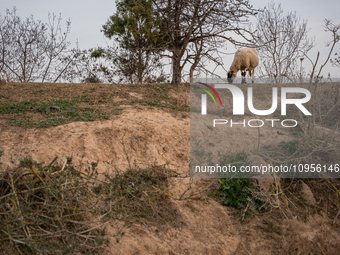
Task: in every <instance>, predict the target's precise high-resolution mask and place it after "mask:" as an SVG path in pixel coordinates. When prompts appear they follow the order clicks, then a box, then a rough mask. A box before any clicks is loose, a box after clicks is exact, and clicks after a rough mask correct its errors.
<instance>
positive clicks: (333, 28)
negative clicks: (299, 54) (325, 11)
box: [305, 19, 340, 82]
mask: <svg viewBox="0 0 340 255" xmlns="http://www.w3.org/2000/svg"><path fill="white" fill-rule="evenodd" d="M324 30H325V32H330V33H332V40H330V41H328V42H326V47H329V46H330V49H329V53H328V56H327V59H326V60H325V62H324V63H323V64H321V66H320V69H319V70H317V69H316V67H317V64H318V61H319V56H320V52H319V51H318V53H317V56H316V60H315V61H313V60H312V59H311V58H310V57H308V56H307V55H306V54H305V56H306V57H307V59H308V60H309V61H310V62H311V64H312V71H311V74H310V82H312V80H313V78H316V80H318V79H319V78H320V74H321V71H322V69H323V68H324V67H325V65H326V64H327V63H328V61H329V60H330V57H331V55H332V52H333V50H334V47H335V45H336V44H337V43H338V42H339V41H340V33H339V30H340V24H334V23H332V22H331V21H330V20H328V19H325V25H324ZM332 62H333V64H335V65H336V64H339V58H336V59H335V61H332Z"/></svg>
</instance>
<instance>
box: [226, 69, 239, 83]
mask: <svg viewBox="0 0 340 255" xmlns="http://www.w3.org/2000/svg"><path fill="white" fill-rule="evenodd" d="M236 74H237V73H236V72H234V71H229V72H228V82H229V83H232V82H233V81H234V79H235V78H236Z"/></svg>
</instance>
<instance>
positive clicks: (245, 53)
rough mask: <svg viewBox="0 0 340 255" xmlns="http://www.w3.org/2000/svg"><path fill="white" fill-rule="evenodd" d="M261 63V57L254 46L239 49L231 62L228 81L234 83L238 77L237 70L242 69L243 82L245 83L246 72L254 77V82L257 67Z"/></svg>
mask: <svg viewBox="0 0 340 255" xmlns="http://www.w3.org/2000/svg"><path fill="white" fill-rule="evenodd" d="M258 64H259V57H258V55H257V52H256V50H255V49H254V48H245V49H240V50H237V51H236V53H235V57H234V61H233V63H232V64H231V66H230V68H229V72H228V82H229V83H232V82H233V81H234V79H235V78H236V75H237V72H238V71H240V70H241V75H242V83H245V79H246V72H247V71H248V72H249V76H250V77H252V82H253V83H254V72H255V67H257V65H258Z"/></svg>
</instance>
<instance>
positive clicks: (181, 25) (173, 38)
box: [153, 0, 257, 86]
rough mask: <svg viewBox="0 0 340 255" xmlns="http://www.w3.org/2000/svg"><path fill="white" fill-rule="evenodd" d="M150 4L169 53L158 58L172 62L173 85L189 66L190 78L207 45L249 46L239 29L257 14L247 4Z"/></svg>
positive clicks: (179, 0)
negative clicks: (159, 24)
mask: <svg viewBox="0 0 340 255" xmlns="http://www.w3.org/2000/svg"><path fill="white" fill-rule="evenodd" d="M153 3H154V8H155V11H156V12H157V13H158V14H159V18H160V19H161V22H162V24H163V27H164V28H165V29H163V30H162V31H161V32H162V34H161V36H162V40H163V41H165V42H166V44H165V46H164V47H165V49H166V50H167V51H168V52H169V53H168V54H167V53H163V54H162V56H163V57H164V56H165V57H169V58H171V59H172V83H173V84H174V85H177V86H178V85H179V84H180V82H181V79H182V71H183V68H184V66H185V65H186V64H188V63H190V62H191V64H192V70H191V76H192V74H193V70H194V69H195V68H196V67H197V66H198V65H199V62H200V60H201V57H202V53H206V56H208V54H209V53H208V51H207V50H206V49H207V46H208V45H211V43H213V42H217V41H218V42H220V43H225V42H227V41H228V42H232V43H233V44H235V45H249V44H251V43H252V42H251V34H250V33H249V31H248V30H246V29H245V28H242V27H241V25H242V24H244V23H247V22H248V17H249V16H250V15H255V14H256V13H257V10H255V9H254V8H253V7H252V6H251V5H250V4H249V2H248V1H247V0H229V1H225V0H204V1H203V0H153ZM241 41H245V43H242V42H241ZM252 45H253V44H252ZM190 49H191V50H192V51H190ZM192 52H195V54H190V53H192Z"/></svg>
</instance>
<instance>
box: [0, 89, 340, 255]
mask: <svg viewBox="0 0 340 255" xmlns="http://www.w3.org/2000/svg"><path fill="white" fill-rule="evenodd" d="M134 96H136V95H134ZM137 96H138V95H137ZM247 118H250V117H247ZM197 132H198V131H197ZM197 135H198V136H199V134H197ZM259 137H260V139H261V141H260V146H261V147H262V146H265V145H266V144H278V143H280V142H281V141H288V140H289V139H291V138H290V136H289V133H288V132H287V131H284V130H282V129H280V128H277V129H275V128H270V129H268V130H266V129H264V130H263V131H262V134H260V135H259V133H258V130H257V129H253V130H250V131H249V129H244V130H241V131H240V130H237V129H225V130H224V131H223V137H222V138H223V139H226V140H228V146H229V147H228V148H229V151H232V152H233V151H242V150H243V151H246V152H250V151H252V150H254V149H256V148H257V147H258V145H259V141H258V139H259ZM189 141H190V119H189V118H188V117H185V116H183V115H179V114H172V113H169V112H165V111H163V110H161V109H158V108H151V107H139V108H137V109H136V108H132V107H126V108H125V109H124V111H123V112H122V114H121V115H119V116H116V117H114V118H111V119H109V120H106V121H95V122H73V123H69V124H66V125H60V126H57V127H50V128H45V129H24V128H19V127H8V126H7V127H6V128H5V127H0V150H3V151H4V155H3V156H2V158H1V159H2V162H3V164H2V167H4V168H7V167H12V166H13V162H15V161H16V159H17V157H18V154H19V152H20V158H21V157H24V156H27V155H28V154H29V153H30V154H31V156H32V158H33V159H34V160H37V161H44V162H45V163H49V161H51V160H52V159H53V158H54V157H55V155H59V156H61V157H68V156H71V155H72V156H73V162H74V163H75V164H83V165H86V164H87V162H93V161H97V160H99V164H98V170H99V171H100V172H102V173H103V172H105V171H112V169H113V167H117V168H119V169H126V168H127V167H128V164H129V161H130V163H131V164H132V163H136V164H139V165H140V166H147V165H150V164H166V163H170V167H171V168H173V169H176V170H177V171H178V172H181V173H184V174H189V163H190V142H189ZM205 182H206V181H205V180H203V181H202V180H197V179H195V180H194V181H193V183H194V185H196V187H201V186H202V187H204V184H205ZM189 183H192V181H190V178H189V177H186V178H184V179H181V180H178V179H174V180H172V188H171V189H172V194H173V195H174V196H175V197H176V196H179V195H180V194H181V193H182V192H183V191H184V190H186V188H187V187H188V185H189ZM170 203H171V204H172V205H171V206H172V207H173V208H175V209H176V210H177V212H178V217H177V219H176V220H175V221H173V222H171V223H168V224H167V225H166V226H163V227H159V226H157V225H150V226H148V225H142V224H135V225H133V226H132V227H131V228H129V229H125V230H124V232H125V235H124V237H123V238H121V239H120V241H119V242H118V243H117V242H116V237H115V233H116V230H117V223H115V222H112V223H110V224H109V225H108V226H107V232H108V237H109V239H110V245H109V246H108V247H105V248H104V249H103V250H102V251H100V253H101V254H103V255H104V254H211V255H217V254H226V255H227V254H336V253H333V252H334V251H337V249H338V248H340V247H339V243H340V236H339V224H337V225H336V224H330V220H329V219H328V218H327V217H322V216H320V215H314V216H310V219H309V221H308V222H303V221H301V220H298V219H294V215H293V216H292V217H291V219H288V220H283V219H276V218H274V219H272V218H271V219H270V220H268V221H264V220H263V218H260V217H255V218H253V219H252V220H250V222H248V223H246V224H241V223H240V221H239V216H235V215H234V211H233V209H232V208H228V207H223V206H221V205H220V204H219V203H217V202H216V201H214V200H212V199H208V198H206V199H201V200H200V199H199V200H193V201H189V200H184V201H178V200H171V201H170ZM268 217H269V216H268ZM268 222H270V224H271V225H270V226H271V227H270V230H268V229H269V228H268ZM326 244H327V245H326Z"/></svg>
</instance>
